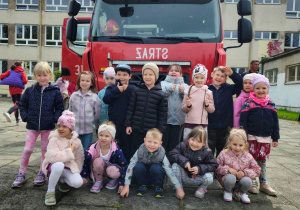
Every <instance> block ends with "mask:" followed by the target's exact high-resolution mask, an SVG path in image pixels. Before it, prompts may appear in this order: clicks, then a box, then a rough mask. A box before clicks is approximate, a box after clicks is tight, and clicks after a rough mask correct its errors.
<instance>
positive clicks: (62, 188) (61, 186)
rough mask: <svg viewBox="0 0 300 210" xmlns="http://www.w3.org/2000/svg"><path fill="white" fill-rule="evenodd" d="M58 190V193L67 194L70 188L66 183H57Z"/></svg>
mask: <svg viewBox="0 0 300 210" xmlns="http://www.w3.org/2000/svg"><path fill="white" fill-rule="evenodd" d="M58 189H59V191H60V192H69V191H70V189H71V188H70V186H69V185H68V184H67V183H58Z"/></svg>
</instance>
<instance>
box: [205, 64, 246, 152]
mask: <svg viewBox="0 0 300 210" xmlns="http://www.w3.org/2000/svg"><path fill="white" fill-rule="evenodd" d="M211 76H212V78H213V83H212V84H210V85H209V86H208V89H209V90H211V91H212V92H213V96H214V104H215V112H214V113H209V114H208V122H209V123H208V137H209V138H208V146H209V148H210V149H211V150H212V152H213V154H214V153H215V150H217V151H216V157H217V156H218V155H219V153H220V152H221V151H222V150H223V148H224V146H225V144H226V137H227V136H228V134H229V130H230V129H231V128H232V126H233V99H232V96H233V95H234V94H236V93H237V92H239V91H240V90H241V89H242V85H243V79H242V77H241V75H239V74H238V73H236V72H234V71H232V69H231V68H230V67H228V66H225V67H223V66H218V67H216V68H214V71H213V72H212V75H211ZM227 76H229V77H230V78H231V79H232V80H233V82H234V83H235V84H232V85H229V84H227V83H225V82H226V79H227Z"/></svg>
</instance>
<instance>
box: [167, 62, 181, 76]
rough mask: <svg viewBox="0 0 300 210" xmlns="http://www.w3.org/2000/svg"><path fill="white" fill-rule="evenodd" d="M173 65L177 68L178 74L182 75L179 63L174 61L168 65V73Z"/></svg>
mask: <svg viewBox="0 0 300 210" xmlns="http://www.w3.org/2000/svg"><path fill="white" fill-rule="evenodd" d="M173 66H175V67H176V69H177V70H179V73H180V75H182V68H181V66H180V65H179V64H176V63H175V64H172V65H170V66H169V67H168V73H169V71H170V70H171V68H172V67H173Z"/></svg>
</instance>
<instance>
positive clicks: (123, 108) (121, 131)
mask: <svg viewBox="0 0 300 210" xmlns="http://www.w3.org/2000/svg"><path fill="white" fill-rule="evenodd" d="M115 71H116V79H117V83H116V84H114V85H111V86H109V87H107V89H106V93H105V96H104V97H103V101H104V103H106V104H108V105H109V106H108V117H109V120H111V121H113V123H114V124H115V125H116V130H117V133H116V139H117V140H118V143H119V146H120V147H121V149H122V150H123V152H124V155H125V158H126V160H127V161H129V159H130V154H129V153H130V144H131V141H130V136H128V135H127V134H126V127H125V117H126V113H127V107H128V103H129V99H130V96H131V94H132V93H133V91H134V89H135V86H134V85H131V84H129V80H130V78H131V68H130V66H128V65H127V64H124V63H123V64H119V65H117V66H116V68H115Z"/></svg>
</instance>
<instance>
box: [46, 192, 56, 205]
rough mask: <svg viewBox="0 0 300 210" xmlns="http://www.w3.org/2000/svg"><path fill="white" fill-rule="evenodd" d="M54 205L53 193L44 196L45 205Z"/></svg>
mask: <svg viewBox="0 0 300 210" xmlns="http://www.w3.org/2000/svg"><path fill="white" fill-rule="evenodd" d="M55 204H56V198H55V192H47V193H46V195H45V205H46V206H54V205H55Z"/></svg>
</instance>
